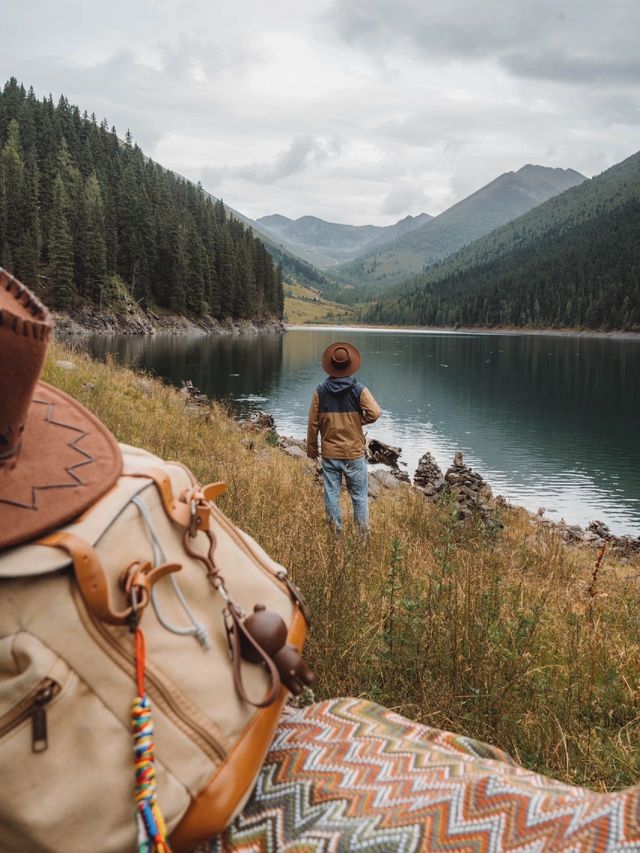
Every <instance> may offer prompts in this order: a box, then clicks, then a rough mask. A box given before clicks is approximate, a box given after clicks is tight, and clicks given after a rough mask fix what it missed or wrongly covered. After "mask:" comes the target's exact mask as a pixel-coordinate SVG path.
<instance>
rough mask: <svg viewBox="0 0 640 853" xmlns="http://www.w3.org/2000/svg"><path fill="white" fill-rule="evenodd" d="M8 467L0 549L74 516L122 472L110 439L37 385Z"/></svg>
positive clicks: (1, 491) (1, 482)
mask: <svg viewBox="0 0 640 853" xmlns="http://www.w3.org/2000/svg"><path fill="white" fill-rule="evenodd" d="M16 462H17V464H16V465H15V466H14V467H9V466H6V465H5V466H4V467H3V468H0V549H3V548H9V547H12V546H15V545H20V544H22V543H24V542H28V541H31V540H32V539H35V538H37V537H39V536H42V535H44V534H45V533H48V532H49V531H51V530H54V529H55V528H57V527H60V526H61V525H63V524H65V523H67V522H69V521H71V520H72V519H73V518H75V517H76V516H78V515H80V514H81V513H82V512H84V511H85V510H86V509H88V508H89V507H90V506H91V505H92V504H94V503H95V502H96V501H97V500H98V498H100V497H102V495H104V494H105V493H106V492H108V491H109V490H110V489H111V488H112V487H113V485H114V484H115V482H116V480H117V479H118V477H119V476H120V473H121V471H122V455H121V453H120V448H119V447H118V443H117V442H116V440H115V438H114V437H113V436H112V435H111V433H110V432H109V430H108V429H107V428H106V427H105V426H104V424H102V423H101V422H100V421H99V420H98V419H97V418H96V417H95V415H92V414H91V412H89V411H88V410H87V409H85V408H84V406H82V405H80V403H78V402H77V401H76V400H74V399H73V398H72V397H69V395H68V394H65V393H64V392H63V391H60V390H59V389H57V388H52V387H51V386H50V385H47V384H46V383H45V382H38V383H37V384H36V388H35V391H34V394H33V397H32V400H31V405H30V407H29V411H28V415H27V420H26V423H25V428H24V432H23V435H22V442H21V447H20V452H19V454H18V456H17V459H16Z"/></svg>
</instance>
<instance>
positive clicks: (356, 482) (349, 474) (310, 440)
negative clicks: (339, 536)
mask: <svg viewBox="0 0 640 853" xmlns="http://www.w3.org/2000/svg"><path fill="white" fill-rule="evenodd" d="M322 365H323V367H324V370H325V372H326V373H328V374H329V376H328V378H327V379H326V380H325V381H324V382H323V383H322V384H321V385H319V386H318V387H317V388H316V390H315V392H314V394H313V398H312V400H311V408H310V409H309V420H308V428H307V456H309V458H310V459H316V458H317V456H318V434H319V435H320V439H321V455H322V473H323V482H324V503H325V509H326V512H327V516H328V518H329V521H330V522H331V523H332V524H333V525H334V527H335V528H336V529H337V530H340V529H341V528H342V519H341V516H340V506H339V500H340V488H341V485H342V477H343V475H344V478H345V481H346V484H347V489H348V491H349V494H350V495H351V499H352V502H353V512H354V519H355V522H356V524H357V525H358V526H359V527H361V528H363V529H366V528H367V527H368V522H369V501H368V473H367V463H366V459H365V438H364V433H363V431H362V426H363V424H370V423H373V422H374V421H376V420H377V419H378V418H379V417H380V407H379V406H378V404H377V403H376V401H375V399H374V397H373V395H372V394H371V392H370V391H369V389H368V388H365V387H364V385H362V384H361V383H360V382H358V381H357V380H356V378H355V377H354V376H353V374H354V373H355V372H356V371H357V370H358V368H359V367H360V353H359V352H358V350H357V349H356V348H355V347H354V346H352V345H351V344H347V343H343V342H337V343H334V344H331V345H330V346H329V347H327V349H326V350H325V352H324V354H323V357H322Z"/></svg>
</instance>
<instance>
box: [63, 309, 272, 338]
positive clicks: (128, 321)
mask: <svg viewBox="0 0 640 853" xmlns="http://www.w3.org/2000/svg"><path fill="white" fill-rule="evenodd" d="M52 313H53V317H54V321H55V334H56V337H57V338H67V337H77V336H85V335H132V336H134V335H135V336H150V337H152V336H154V335H156V334H169V335H183V334H191V335H194V334H196V335H252V336H253V335H263V334H284V332H285V325H284V323H283V322H282V321H281V320H276V319H273V318H271V319H247V320H245V319H242V320H232V319H226V320H218V319H216V318H215V317H211V316H209V315H206V314H203V315H202V316H200V317H187V316H185V315H182V314H159V313H155V312H153V311H141V310H140V309H138V310H136V311H128V312H126V313H115V312H112V311H103V312H101V313H99V314H98V313H94V312H93V311H91V310H90V309H87V308H81V309H80V310H78V311H76V312H73V313H68V312H52Z"/></svg>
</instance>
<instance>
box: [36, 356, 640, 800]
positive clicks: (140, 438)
mask: <svg viewBox="0 0 640 853" xmlns="http://www.w3.org/2000/svg"><path fill="white" fill-rule="evenodd" d="M60 358H63V359H71V360H72V361H74V362H75V363H76V365H77V369H75V370H64V369H61V368H59V367H57V366H56V364H55V362H56V359H60ZM45 379H46V380H47V381H49V382H52V383H53V384H54V385H57V386H59V387H61V388H63V389H64V390H66V391H67V392H69V393H71V394H72V395H73V396H75V397H77V398H78V399H79V400H81V401H82V402H83V403H84V404H85V405H86V406H88V407H89V408H90V409H91V410H92V411H94V412H95V413H96V414H97V415H98V416H99V417H100V418H102V420H103V421H104V422H105V423H106V424H107V426H109V428H110V429H111V430H112V431H113V432H114V434H115V435H116V436H117V438H118V439H120V440H122V441H125V442H129V443H132V444H137V445H141V446H143V447H146V448H148V449H149V450H151V451H153V452H155V453H158V454H160V455H161V456H164V457H167V458H174V459H180V460H181V461H182V462H184V463H185V464H187V465H189V466H190V467H191V468H192V469H193V471H194V472H195V473H196V475H197V476H198V477H199V478H200V480H201V481H204V482H210V481H212V480H216V479H224V480H226V481H227V482H228V483H229V487H230V488H229V492H228V494H227V495H226V496H225V497H224V498H222V499H221V500H220V506H221V508H222V509H223V510H224V511H225V512H226V513H227V514H228V515H229V516H230V517H231V518H232V519H233V520H234V521H235V522H236V523H237V524H239V525H240V526H242V527H243V528H245V529H246V530H248V531H249V532H250V533H251V534H252V535H253V536H255V537H256V538H257V539H258V541H260V543H261V544H262V545H263V546H264V547H265V548H266V549H267V550H268V551H269V552H270V553H271V554H272V555H273V556H274V557H275V558H276V559H278V560H279V561H281V562H282V563H284V564H285V565H286V566H287V567H288V568H289V569H290V571H291V572H292V575H293V577H294V579H295V580H296V581H297V582H298V583H299V584H300V585H301V586H302V588H303V589H304V591H305V593H306V595H307V597H308V599H309V602H310V605H311V608H312V612H313V616H314V623H313V627H312V631H311V635H310V639H309V642H308V646H307V656H308V658H309V659H310V662H311V663H312V665H313V666H314V668H315V670H316V674H317V689H316V696H317V697H318V698H324V697H327V696H333V695H339V694H343V695H344V694H347V695H348V694H353V695H362V696H368V697H371V698H373V699H375V700H377V701H379V702H382V703H384V704H386V705H389V706H391V707H393V708H395V709H396V710H398V711H399V712H401V713H403V714H405V715H407V716H409V717H412V718H415V719H417V720H420V721H422V722H425V723H427V724H429V725H432V726H439V727H443V728H447V729H451V730H455V731H460V732H464V733H465V734H468V735H471V736H474V737H479V738H481V739H484V740H489V741H491V742H493V743H496V744H498V745H500V746H501V747H503V748H504V749H506V750H508V751H510V752H511V753H512V754H513V755H514V756H516V757H517V758H518V759H520V760H521V761H522V762H523V763H524V764H525V765H526V766H528V767H530V768H533V769H536V770H540V771H546V772H550V773H552V774H553V775H555V776H557V777H561V778H563V779H565V780H567V781H571V782H577V783H585V784H590V785H592V786H594V787H597V788H605V787H606V788H613V787H620V786H624V785H628V784H631V783H633V782H636V781H637V779H638V772H639V770H640V755H639V754H638V750H637V746H636V745H637V742H638V735H639V734H640V731H639V730H640V722H639V720H638V704H637V703H638V695H639V690H640V662H639V659H638V658H639V656H638V651H639V649H640V623H639V620H638V618H637V614H638V605H639V604H640V591H639V587H638V568H639V566H620V565H617V564H616V563H615V562H614V561H611V560H609V559H605V561H604V564H603V566H602V568H601V569H600V571H599V573H597V577H596V581H595V592H594V594H591V593H590V591H589V584H590V581H591V579H592V578H591V573H592V569H593V554H592V553H591V552H588V551H584V550H578V549H572V548H567V547H566V546H563V545H562V544H561V543H560V541H559V540H558V539H557V538H556V537H555V536H554V535H553V534H550V533H548V532H544V531H542V530H539V529H537V528H536V529H534V528H532V526H531V524H530V521H529V517H528V515H527V514H526V513H525V512H524V511H522V510H508V511H505V516H504V518H503V521H504V522H505V527H504V529H503V530H500V529H498V528H496V529H495V530H493V531H488V530H486V529H484V528H483V527H481V526H480V525H475V524H471V525H465V526H460V525H459V524H458V523H456V522H455V521H454V515H453V514H452V513H451V511H450V509H449V507H447V506H432V505H430V504H428V503H427V502H426V501H424V499H423V498H422V497H421V496H420V495H418V494H407V493H403V494H402V495H400V496H389V497H386V498H383V499H381V500H378V501H376V502H375V503H374V504H373V506H372V526H373V532H372V535H371V538H370V541H369V543H368V544H367V545H362V544H361V543H359V542H358V540H357V538H356V537H355V535H354V534H353V532H352V531H351V532H349V531H348V532H347V533H346V535H345V536H344V537H343V538H342V539H341V540H339V541H335V540H334V539H333V538H332V536H331V535H330V534H329V532H328V530H327V528H326V526H325V524H324V519H323V512H322V501H321V492H320V488H319V486H318V485H317V484H316V483H315V481H314V478H313V476H312V474H311V472H310V469H309V468H308V467H307V466H306V465H304V464H303V463H300V462H297V461H295V460H293V459H290V458H289V457H288V456H286V455H285V454H283V453H281V452H280V451H278V450H275V449H273V448H271V447H270V446H269V445H268V443H267V441H266V439H264V438H262V437H259V436H258V437H257V438H256V440H255V446H253V447H252V448H251V449H248V444H247V443H246V442H243V439H244V438H245V435H246V434H245V433H243V432H242V430H241V429H240V428H239V427H238V426H237V425H236V424H235V423H234V422H233V421H232V420H230V418H229V417H228V415H227V414H226V413H225V412H224V410H223V409H222V408H221V407H219V406H218V405H214V406H212V407H211V408H210V409H201V408H196V407H193V406H190V405H188V404H186V403H185V400H184V398H183V397H182V396H181V395H180V394H179V393H178V392H176V391H175V390H173V389H171V388H168V387H165V386H163V385H161V384H160V383H158V382H156V381H153V380H148V381H145V382H142V381H141V380H140V378H139V377H138V376H136V375H135V374H134V373H132V372H131V371H128V370H124V369H122V368H119V367H117V366H115V365H113V364H107V365H100V364H96V363H94V362H91V361H89V360H88V359H87V358H86V357H84V356H81V355H79V354H77V353H70V352H69V351H68V350H66V349H63V348H62V347H61V346H60V345H55V346H53V347H52V348H51V351H50V355H49V358H48V362H47V366H46V372H45Z"/></svg>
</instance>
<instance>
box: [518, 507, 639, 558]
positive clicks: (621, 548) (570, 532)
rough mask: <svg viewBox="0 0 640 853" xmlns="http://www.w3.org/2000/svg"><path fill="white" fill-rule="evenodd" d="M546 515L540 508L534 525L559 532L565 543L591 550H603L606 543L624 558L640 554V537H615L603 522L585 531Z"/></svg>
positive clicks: (592, 523) (589, 526)
mask: <svg viewBox="0 0 640 853" xmlns="http://www.w3.org/2000/svg"><path fill="white" fill-rule="evenodd" d="M544 513H545V510H544V508H543V507H540V509H539V510H538V513H537V515H536V516H534V517H533V520H532V523H535V524H539V525H542V526H543V527H545V528H547V529H551V530H555V531H557V532H558V533H559V535H560V538H561V539H562V541H563V542H566V543H568V544H573V545H587V546H588V547H590V548H602V546H603V545H604V544H605V542H606V543H607V545H608V546H609V548H610V549H611V551H613V552H614V553H615V554H617V556H618V557H622V558H625V557H630V556H632V555H633V554H637V553H640V537H638V538H636V537H635V536H615V535H614V534H613V533H611V531H610V530H609V528H608V526H607V525H606V524H605V523H604V522H603V521H597V520H596V521H592V522H591V523H590V524H589V525H588V526H587V529H586V530H584V529H583V528H582V527H580V525H579V524H567V522H566V521H565V520H564V519H561V520H560V521H552V520H551V519H549V518H545V516H544Z"/></svg>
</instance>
